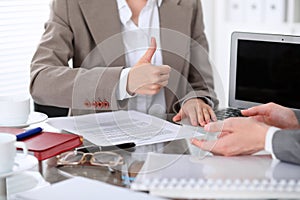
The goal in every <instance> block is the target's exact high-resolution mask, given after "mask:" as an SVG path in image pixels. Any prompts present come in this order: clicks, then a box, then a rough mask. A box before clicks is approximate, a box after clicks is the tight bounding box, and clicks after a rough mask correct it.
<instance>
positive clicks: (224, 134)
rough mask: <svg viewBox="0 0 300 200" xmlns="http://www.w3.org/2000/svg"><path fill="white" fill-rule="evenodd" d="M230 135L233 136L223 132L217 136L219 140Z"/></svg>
mask: <svg viewBox="0 0 300 200" xmlns="http://www.w3.org/2000/svg"><path fill="white" fill-rule="evenodd" d="M229 134H232V133H230V132H221V133H220V134H219V135H218V136H217V138H222V137H224V136H227V135H229Z"/></svg>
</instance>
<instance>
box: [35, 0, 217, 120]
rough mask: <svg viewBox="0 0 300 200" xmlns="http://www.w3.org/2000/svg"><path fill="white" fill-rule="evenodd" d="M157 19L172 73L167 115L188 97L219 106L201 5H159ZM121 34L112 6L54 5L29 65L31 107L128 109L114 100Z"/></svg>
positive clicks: (93, 1)
mask: <svg viewBox="0 0 300 200" xmlns="http://www.w3.org/2000/svg"><path fill="white" fill-rule="evenodd" d="M159 15H160V25H161V31H160V34H161V47H162V55H163V62H164V64H166V65H169V66H171V67H172V72H171V77H170V80H169V84H168V86H167V87H166V89H165V97H166V104H167V112H168V113H174V112H175V111H176V112H177V111H178V110H179V109H180V102H182V101H184V100H185V99H186V98H191V97H208V98H209V99H211V100H212V101H213V102H214V105H215V106H217V105H218V101H217V99H216V95H215V92H214V86H213V77H212V68H211V66H210V64H209V63H208V58H207V56H205V55H206V53H203V52H204V51H203V49H205V50H208V44H207V40H206V36H205V34H204V25H203V16H202V7H201V3H200V1H198V0H163V2H162V5H161V7H160V8H159ZM120 33H121V22H120V19H119V14H118V8H117V3H116V1H115V0H53V2H52V4H51V14H50V18H49V20H48V21H47V22H46V24H45V32H44V34H43V36H42V38H41V41H40V43H39V45H38V48H37V51H36V53H35V54H34V56H33V59H32V64H31V73H30V75H31V84H30V91H31V95H32V97H33V99H34V101H35V102H36V103H39V104H44V105H52V106H58V107H68V108H71V109H72V112H73V114H75V115H77V114H84V113H91V112H95V110H97V111H107V110H118V109H126V108H127V100H123V101H118V100H116V97H115V89H116V87H117V86H118V81H119V76H120V73H121V70H122V69H123V68H124V66H125V56H124V45H123V41H122V35H121V34H120ZM191 39H192V40H195V41H196V42H192V40H191ZM199 44H200V47H201V48H200V49H202V51H201V53H199ZM70 60H72V64H71V63H70ZM190 63H193V65H192V64H190ZM194 63H196V64H194ZM69 65H70V66H69ZM197 65H199V66H197Z"/></svg>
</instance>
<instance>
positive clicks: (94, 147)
mask: <svg viewBox="0 0 300 200" xmlns="http://www.w3.org/2000/svg"><path fill="white" fill-rule="evenodd" d="M133 147H135V143H133V142H129V143H123V144H118V145H112V146H97V145H89V146H83V147H77V148H75V151H81V152H84V153H88V152H97V151H112V150H118V149H124V150H133Z"/></svg>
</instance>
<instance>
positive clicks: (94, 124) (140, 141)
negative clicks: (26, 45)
mask: <svg viewBox="0 0 300 200" xmlns="http://www.w3.org/2000/svg"><path fill="white" fill-rule="evenodd" d="M47 123H49V124H50V125H51V126H53V127H55V128H57V129H63V130H65V131H68V132H71V133H75V134H79V135H82V136H83V137H84V138H85V139H87V140H89V141H90V142H92V143H94V144H96V145H99V146H110V145H117V144H123V143H129V142H133V143H135V144H136V146H139V145H146V144H153V143H159V142H165V141H172V140H176V139H182V138H186V137H188V138H189V137H194V136H201V135H203V134H201V132H199V131H198V128H195V129H193V128H187V127H183V126H180V125H177V124H173V123H170V122H168V121H166V120H162V119H159V118H157V117H154V116H151V115H147V114H144V113H140V112H137V111H116V112H107V113H97V114H89V115H81V116H74V117H59V118H52V119H49V120H48V122H47ZM202 130H203V129H202Z"/></svg>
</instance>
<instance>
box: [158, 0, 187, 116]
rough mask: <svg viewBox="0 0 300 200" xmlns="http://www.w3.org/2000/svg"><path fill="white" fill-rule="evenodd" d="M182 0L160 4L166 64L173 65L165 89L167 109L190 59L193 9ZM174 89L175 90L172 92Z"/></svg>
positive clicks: (165, 0) (168, 0) (169, 0)
mask: <svg viewBox="0 0 300 200" xmlns="http://www.w3.org/2000/svg"><path fill="white" fill-rule="evenodd" d="M180 1H181V0H175V1H174V0H163V2H162V5H161V6H160V9H159V13H160V26H161V32H160V35H161V48H162V56H163V61H164V64H167V65H170V66H171V67H172V69H173V70H172V72H171V77H172V78H170V80H169V84H168V86H167V87H166V89H165V97H166V102H167V106H168V107H167V110H168V111H172V105H173V103H174V102H175V99H174V98H175V97H176V94H175V95H174V94H173V93H174V92H176V91H177V90H178V87H179V85H178V83H179V81H178V79H179V78H182V77H181V74H182V71H183V70H184V66H185V65H187V64H188V61H189V51H190V40H191V39H190V36H191V23H192V14H193V13H192V9H191V8H187V7H183V6H181V5H180V4H179V3H180ZM172 91H173V92H172Z"/></svg>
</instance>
